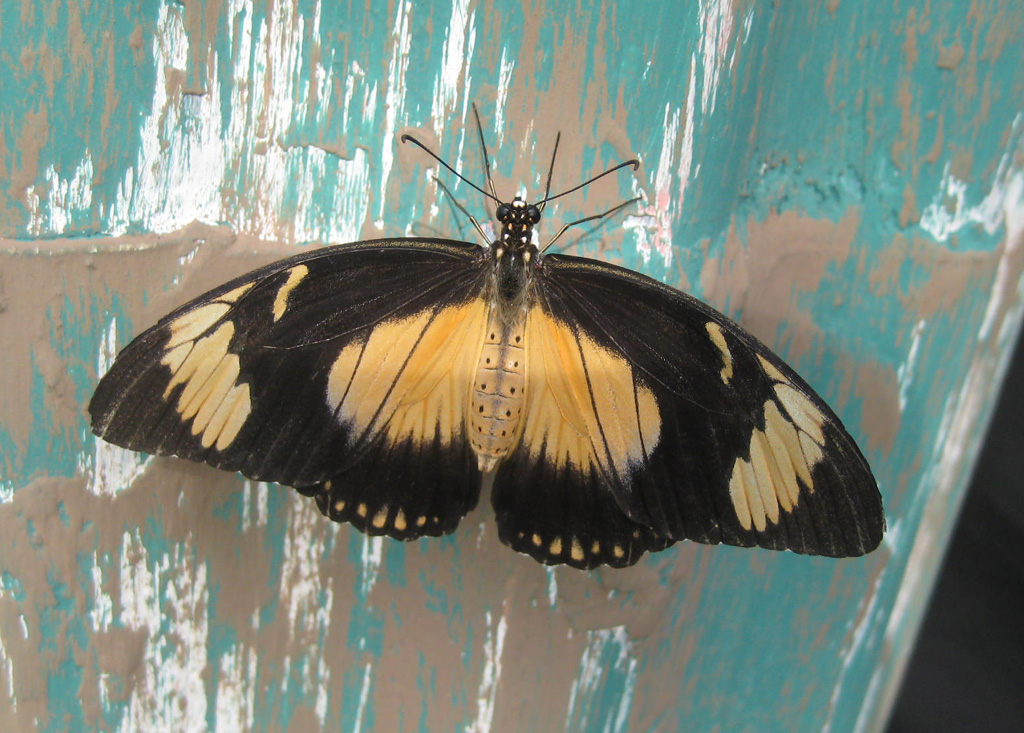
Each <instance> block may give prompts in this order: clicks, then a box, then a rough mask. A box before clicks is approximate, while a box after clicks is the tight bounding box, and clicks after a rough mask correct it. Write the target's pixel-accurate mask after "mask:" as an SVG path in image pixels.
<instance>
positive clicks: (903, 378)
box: [896, 319, 926, 412]
mask: <svg viewBox="0 0 1024 733" xmlns="http://www.w3.org/2000/svg"><path fill="white" fill-rule="evenodd" d="M925 323H926V321H925V320H924V319H921V320H920V321H918V322H917V323H915V324H914V330H913V331H912V332H911V334H910V349H909V350H908V351H907V358H906V359H904V360H903V363H902V364H900V365H899V367H897V369H896V381H897V382H898V383H899V385H900V397H899V400H900V412H903V411H904V410H905V409H906V407H907V395H908V394H909V393H910V385H911V384H913V382H914V371H915V369H916V367H917V359H918V356H919V355H920V347H921V334H923V333H924V326H925Z"/></svg>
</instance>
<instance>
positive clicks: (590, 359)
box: [494, 255, 884, 562]
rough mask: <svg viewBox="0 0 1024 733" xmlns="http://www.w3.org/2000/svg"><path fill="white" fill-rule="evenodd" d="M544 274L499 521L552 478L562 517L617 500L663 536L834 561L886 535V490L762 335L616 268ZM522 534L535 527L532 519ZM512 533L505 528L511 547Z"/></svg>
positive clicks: (586, 264)
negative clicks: (519, 434) (519, 429)
mask: <svg viewBox="0 0 1024 733" xmlns="http://www.w3.org/2000/svg"><path fill="white" fill-rule="evenodd" d="M538 278H539V280H540V282H539V284H538V285H537V288H536V291H537V292H538V301H537V305H535V306H534V308H533V310H532V311H531V314H530V317H529V319H528V327H527V337H528V357H527V362H528V378H527V385H528V386H527V393H526V401H527V406H526V409H525V413H526V422H525V425H524V427H523V440H522V442H521V444H520V445H519V447H518V448H517V450H516V452H515V454H514V455H513V457H512V458H511V459H510V460H509V462H508V465H507V466H504V467H502V469H501V470H500V471H499V474H498V477H497V479H496V481H495V495H494V503H495V507H496V510H498V515H499V516H498V519H499V523H501V522H502V513H501V510H500V508H501V506H502V504H503V503H507V502H508V501H509V500H508V497H510V496H515V495H518V494H520V493H523V492H534V493H537V494H539V493H540V492H541V491H542V489H541V488H539V487H541V486H543V487H544V488H543V491H546V492H549V494H550V495H551V496H557V497H563V499H564V501H565V502H566V503H567V506H568V504H569V503H571V505H572V509H571V510H570V509H568V508H567V506H566V507H561V508H560V509H559V511H561V512H563V514H572V515H574V516H577V517H582V516H586V515H587V513H588V511H589V512H590V513H591V514H595V512H594V510H593V504H594V502H595V501H597V502H598V503H600V502H601V501H605V502H607V500H608V497H611V498H612V499H613V501H614V505H615V506H616V507H617V508H618V511H620V512H621V513H622V514H623V518H624V519H627V520H628V522H630V524H626V525H623V526H624V527H630V526H636V527H640V528H642V530H643V531H642V532H641V536H643V537H647V536H650V537H652V538H656V539H657V540H659V541H662V542H666V543H667V542H670V541H673V540H679V539H691V540H695V541H699V542H706V543H727V544H734V545H740V546H758V545H759V546H762V547H768V548H772V549H789V550H793V551H795V552H800V553H806V554H819V555H831V556H852V555H860V554H863V553H865V552H868V551H870V550H871V549H873V548H874V547H875V546H876V545H877V544H878V542H879V541H880V538H881V534H882V531H883V528H884V517H883V514H882V507H881V499H880V496H879V494H878V489H877V487H876V485H875V482H874V479H873V478H872V476H871V473H870V470H869V469H868V466H867V463H866V462H865V460H864V458H863V456H862V455H861V454H860V451H859V450H858V449H857V447H856V444H855V443H854V442H853V439H852V438H851V437H850V436H849V435H848V434H847V432H846V431H845V429H844V428H843V427H842V425H841V423H840V422H839V419H838V418H837V417H836V416H835V414H834V413H832V411H831V410H829V408H828V407H827V406H826V405H825V404H824V403H823V402H822V401H821V399H820V398H819V397H818V396H817V395H816V394H815V393H814V392H813V390H811V389H810V387H808V386H807V385H806V383H804V382H803V380H801V379H800V378H799V377H798V376H797V375H796V374H795V373H794V372H793V371H792V370H791V369H789V367H787V366H786V365H785V364H784V363H783V362H782V361H781V360H780V359H779V358H778V357H777V356H775V355H774V354H772V352H771V351H770V350H768V349H767V348H766V347H765V346H763V345H762V344H761V343H760V342H758V341H757V340H756V339H755V338H754V337H752V336H751V335H750V334H748V333H746V332H745V331H744V330H742V329H741V328H740V327H739V326H737V325H736V324H734V323H733V322H732V321H730V320H729V319H728V318H726V317H725V316H723V315H722V314H720V313H718V312H717V311H715V310H713V309H712V308H710V307H708V306H706V305H704V304H702V303H700V302H699V301H697V300H695V299H693V298H691V297H689V296H686V295H684V294H682V293H679V292H678V291H675V290H672V289H670V288H667V287H665V286H663V285H661V284H659V283H656V282H655V281H653V280H650V279H649V278H645V277H643V276H642V275H638V274H636V273H633V272H630V271H628V270H623V269H621V268H616V267H613V266H610V265H604V264H601V263H597V262H594V261H591V260H583V259H580V258H573V257H566V256H558V255H550V256H548V257H546V258H545V262H544V268H543V270H541V271H540V272H539V275H538ZM513 466H515V468H514V470H513V469H512V467H513ZM527 476H528V477H529V479H528V480H527V479H526V478H525V477H527ZM552 501H554V500H553V499H551V498H548V499H547V503H548V504H550V503H551V502H552ZM544 504H545V503H544V502H543V501H540V500H538V501H537V503H536V506H538V507H542V506H544ZM521 516H522V514H521ZM505 521H506V524H508V525H509V526H510V527H511V526H512V525H513V524H516V523H515V522H513V521H512V520H511V519H508V520H505ZM532 521H534V522H535V523H538V522H543V521H547V520H546V518H544V517H543V516H539V517H536V518H534V519H533V520H532ZM558 521H562V520H561V519H559V520H558ZM600 522H604V526H605V528H607V526H608V522H607V520H606V519H599V518H598V517H597V516H595V518H594V521H593V522H592V523H591V524H589V525H583V526H581V527H576V528H573V527H572V525H570V524H567V525H566V527H567V530H566V532H563V533H562V542H561V544H562V545H563V546H566V545H567V544H570V545H571V543H572V542H573V541H574V537H577V538H582V537H584V536H588V535H589V534H592V533H594V532H595V531H597V530H598V523H600ZM570 529H571V531H572V532H573V533H575V534H569V533H568V532H569V530H570ZM515 532H516V533H519V532H522V533H523V535H524V536H529V528H528V527H525V528H524V527H521V526H518V525H517V528H516V530H515ZM644 532H648V533H649V534H644ZM626 534H629V533H626ZM508 536H509V529H508V528H506V529H505V530H504V531H503V538H505V539H506V542H508V543H509V544H512V543H511V542H509V540H508V539H507V538H508ZM645 544H647V545H650V549H655V545H656V543H655V542H654V541H652V540H645V541H644V543H641V544H640V545H637V547H638V548H642V547H643V546H644V545H645ZM516 549H520V548H519V547H517V548H516ZM535 556H536V555H535ZM635 559H636V557H632V561H635ZM546 561H547V562H558V561H559V560H558V559H557V558H552V557H550V556H549V557H548V558H547V559H546ZM562 561H564V560H562Z"/></svg>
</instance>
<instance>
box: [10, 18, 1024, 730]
mask: <svg viewBox="0 0 1024 733" xmlns="http://www.w3.org/2000/svg"><path fill="white" fill-rule="evenodd" d="M1022 22H1024V21H1022V19H1021V16H1020V13H1019V8H1018V7H1017V4H1016V3H1014V2H1012V1H1011V0H1003V1H1002V2H999V1H995V0H993V1H990V2H976V3H971V4H968V3H963V2H960V1H959V0H947V1H945V2H943V1H942V0H938V1H935V0H933V1H931V2H925V1H924V0H892V1H891V2H888V3H871V4H864V3H853V2H841V1H840V0H827V1H826V2H823V3H778V4H771V3H754V2H743V1H742V0H736V1H734V2H732V3H730V2H726V1H724V0H723V1H722V2H714V1H713V0H708V1H707V2H703V1H701V2H694V3H687V4H685V6H683V5H682V4H680V7H679V8H674V9H673V8H670V4H658V3H618V4H616V5H614V6H612V5H609V4H607V3H600V2H586V1H584V2H582V3H568V4H565V5H564V6H563V5H561V4H558V3H553V4H543V3H541V4H530V3H524V4H515V3H495V4H473V3H468V2H466V3H464V2H456V3H454V4H452V5H446V4H443V3H442V4H431V5H429V6H428V5H422V6H421V5H413V4H410V3H408V2H402V1H401V0H397V1H396V2H393V3H391V4H389V5H388V6H387V7H386V8H385V7H384V6H383V5H380V4H373V5H371V4H369V3H366V4H365V5H359V4H350V5H342V4H335V3H321V2H314V1H312V0H279V1H278V2H259V1H258V0H257V1H254V0H234V1H232V2H220V3H218V2H208V3H198V2H194V1H189V0H186V1H185V2H175V1H174V0H163V1H159V0H153V1H152V2H135V3H130V4H124V3H117V4H105V3H94V2H89V0H65V1H64V2H59V1H58V0H53V2H49V3H45V4H36V3H32V2H23V3H20V4H19V3H3V5H2V6H0V49H2V50H0V99H2V100H3V103H2V104H0V236H2V237H4V239H3V241H2V242H0V377H2V381H0V452H2V459H0V729H4V730H24V729H27V728H29V727H31V726H32V725H36V726H38V727H39V728H42V729H61V728H65V727H68V726H72V727H80V726H83V725H90V726H97V727H109V728H119V729H151V728H170V727H172V725H173V727H174V728H175V729H202V728H206V727H211V728H212V727H216V728H218V729H223V730H231V729H250V728H258V729H270V730H278V729H283V728H285V727H288V726H294V729H302V728H312V727H320V726H322V727H325V728H328V729H332V730H357V729H363V730H368V729H372V728H377V729H380V730H439V729H452V728H464V727H468V728H472V729H473V730H480V731H482V730H530V729H532V730H552V729H562V728H565V729H569V730H591V729H602V728H604V729H609V730H644V729H655V728H656V729H663V730H671V729H677V728H686V729H696V730H704V729H710V728H712V727H713V726H715V725H719V726H721V729H723V730H735V729H740V728H749V729H753V730H769V729H778V730H794V729H819V728H821V727H823V726H830V727H832V728H833V729H837V730H847V729H850V728H853V727H855V726H861V727H867V728H870V727H875V726H877V725H879V724H880V721H882V720H883V719H884V714H885V710H886V705H887V703H888V699H889V696H890V694H891V693H892V691H893V690H894V688H895V685H896V683H897V681H898V676H899V672H900V669H901V665H902V663H903V660H904V659H905V656H906V653H907V645H908V644H909V643H910V642H911V640H912V636H913V632H914V630H915V628H916V624H917V621H918V619H919V616H920V612H921V606H922V603H923V601H924V598H925V595H926V593H927V591H928V589H929V587H930V583H931V581H932V578H933V576H934V571H935V564H936V562H937V557H938V553H939V552H940V551H941V548H942V546H943V543H944V542H945V539H946V537H947V535H948V530H949V526H950V523H951V522H952V519H953V517H954V515H955V511H956V508H957V505H958V502H959V499H960V495H961V493H962V490H963V486H964V481H965V478H966V476H967V474H968V472H969V470H970V466H971V460H972V457H973V456H974V454H975V449H976V447H977V440H978V438H979V436H980V434H981V431H982V427H983V425H984V421H985V418H986V416H987V414H988V409H989V406H990V402H991V399H992V397H993V394H994V387H995V386H996V384H997V383H998V377H999V375H1000V373H1001V372H1000V370H1001V366H1002V363H1003V355H1004V353H1005V352H1006V349H1007V346H1008V345H1009V344H1010V343H1011V342H1012V339H1013V337H1014V335H1015V334H1016V332H1017V330H1018V328H1019V324H1020V316H1021V287H1022V270H1024V268H1022V264H1024V263H1022V258H1024V255H1022V252H1024V248H1022V247H1021V243H1022V242H1021V240H1022V229H1024V172H1022V154H1024V147H1022V136H1024V104H1022V102H1021V100H1022V99H1024V89H1022V83H1024V81H1022V77H1021V74H1020V58H1021V57H1022V56H1024V38H1022V35H1024V28H1022ZM470 102H476V103H477V104H478V105H479V106H480V108H481V111H482V114H483V117H484V119H485V126H486V127H487V134H488V135H489V137H490V139H491V141H492V143H493V144H494V146H495V148H496V150H495V151H494V154H495V158H496V171H497V173H498V175H497V183H498V186H499V190H500V191H501V192H503V193H505V194H506V195H508V194H510V193H512V192H514V191H515V190H516V188H515V186H518V185H520V184H522V185H523V186H525V188H526V190H527V191H529V192H531V193H534V194H535V193H536V192H537V191H538V190H539V188H540V186H541V184H542V179H543V175H544V173H545V166H546V164H547V160H548V156H549V154H550V150H551V146H552V144H553V141H554V136H555V133H556V132H557V131H559V130H560V131H561V132H562V133H563V138H562V142H563V146H562V148H561V154H560V159H559V164H558V168H557V170H556V182H557V183H556V185H557V187H561V188H566V187H569V186H570V185H572V184H575V183H577V182H578V181H579V180H581V179H582V177H584V176H586V175H588V174H593V173H595V172H597V171H599V170H601V169H602V167H603V166H606V165H607V164H609V163H611V162H616V161H618V160H620V159H622V158H624V157H628V156H631V155H634V154H635V155H636V156H638V157H639V158H640V159H641V161H642V162H643V165H642V167H641V169H640V171H639V172H638V173H637V175H636V183H635V186H634V187H633V189H632V190H634V191H636V192H637V193H638V194H642V195H643V196H644V197H645V201H644V202H643V204H642V205H641V206H640V208H639V212H637V213H634V214H632V215H629V216H627V217H625V218H624V220H622V221H620V222H619V223H615V224H612V225H610V226H606V227H604V228H602V229H601V230H600V231H599V232H598V233H597V235H595V236H589V237H584V238H582V239H580V238H576V239H570V240H569V242H570V244H571V245H572V248H573V249H574V250H575V251H577V252H580V253H584V254H589V255H592V256H596V257H600V258H603V259H607V260H611V261H617V262H622V263H625V264H627V265H629V266H631V267H634V268H636V269H638V270H641V271H643V272H646V273H648V274H650V275H652V276H654V277H658V278H661V279H663V280H665V281H666V282H669V283H671V284H673V285H677V286H679V287H683V288H685V289H688V290H689V291H691V292H693V293H695V294H697V295H701V296H703V297H705V298H706V299H708V300H709V301H710V302H712V303H713V304H715V305H716V306H718V307H720V308H722V309H723V310H725V311H726V312H727V313H729V314H731V315H733V316H735V317H737V318H738V319H739V320H740V321H741V322H742V323H743V324H745V325H746V326H747V327H749V328H750V329H751V330H752V331H754V332H755V333H756V334H757V335H758V336H760V337H761V338H762V339H764V340H765V341H766V342H767V343H769V344H771V345H773V346H774V347H776V348H777V349H778V350H779V351H780V352H781V353H782V354H783V355H785V356H786V357H787V358H788V359H789V360H790V361H791V362H792V363H793V364H794V366H796V367H797V368H798V369H799V370H800V371H801V372H802V373H803V374H804V375H805V377H806V378H807V379H808V381H809V382H810V383H811V384H813V385H814V386H815V387H816V388H817V389H818V390H819V391H820V392H821V393H822V395H823V396H825V397H826V399H828V400H829V401H830V402H831V403H832V405H833V406H834V407H835V408H836V410H837V411H838V412H839V413H840V415H841V416H842V417H843V419H844V421H845V422H846V424H847V426H848V427H849V428H850V430H851V432H852V433H853V434H854V435H855V436H856V437H857V438H858V440H859V441H860V443H861V445H862V447H863V449H864V451H865V453H866V455H867V456H868V459H869V460H870V462H871V463H872V465H873V467H874V470H875V472H876V475H877V477H878V480H879V484H880V486H881V489H882V493H883V495H884V499H885V506H886V511H887V516H888V519H889V527H890V529H889V533H888V535H887V537H886V540H885V541H884V543H883V546H882V547H881V548H880V549H879V550H878V551H877V552H875V553H874V554H872V555H870V556H868V557H866V558H862V559H856V560H844V561H834V560H828V559H820V558H806V557H796V556H793V555H790V554H778V553H771V552H767V551H760V550H758V551H751V550H739V549H733V548H709V547H701V546H697V545H693V544H687V545H682V546H677V547H676V548H673V549H671V550H669V551H666V552H664V553H661V554H659V555H656V556H653V557H649V558H646V559H645V560H644V561H643V562H641V564H640V565H638V566H637V567H634V568H632V569H630V570H626V571H604V572H599V573H594V574H591V575H587V574H583V573H579V572H576V571H573V570H567V569H558V570H548V569H545V568H542V567H540V566H538V565H536V564H535V563H534V562H533V561H531V560H529V559H527V558H525V557H521V556H517V555H514V554H513V553H511V552H510V551H508V550H506V549H505V548H503V547H502V546H501V545H500V543H499V542H498V541H497V538H496V532H495V529H494V525H493V521H492V518H491V516H490V509H489V508H488V507H487V506H486V502H484V507H483V508H482V509H480V510H478V511H477V512H475V513H474V514H472V515H471V516H470V517H468V518H467V520H466V521H465V522H463V525H462V527H461V529H460V530H459V532H458V533H457V534H455V535H454V536H453V537H451V538H446V539H443V540H426V541H420V542H417V543H414V544H411V545H402V544H400V543H395V542H391V541H387V540H368V539H366V538H364V537H363V536H362V535H359V534H357V533H355V532H352V531H350V530H349V529H348V528H347V527H338V526H334V525H332V524H330V523H329V522H327V521H326V520H324V519H322V518H321V516H320V515H319V513H318V512H317V510H316V508H315V507H314V506H313V505H312V503H311V502H309V501H307V500H305V499H303V498H302V497H300V496H298V495H296V494H295V493H294V492H291V491H289V490H286V489H281V488H279V487H277V486H267V485H262V484H256V483H251V482H247V481H243V480H241V479H239V478H237V477H235V476H231V475H226V474H222V473H219V472H217V471H215V470H213V469H209V468H207V467H203V466H195V465H191V464H184V463H182V462H177V461H174V460H169V459H150V458H147V457H145V456H141V455H136V454H132V453H127V452H125V451H121V450H118V449H114V448H112V447H110V446H108V445H105V444H102V443H101V442H99V441H97V440H95V439H94V438H92V437H91V435H90V434H89V431H88V427H87V421H86V413H85V405H86V403H87V401H88V398H89V395H90V394H91V390H92V388H93V387H94V385H95V382H96V380H97V377H98V375H99V374H100V373H102V371H103V370H104V368H105V366H106V365H107V364H109V362H110V360H111V358H112V356H113V354H114V353H116V349H117V348H118V347H119V346H121V345H123V344H125V343H126V342H127V341H128V340H129V339H130V337H131V336H132V335H134V334H136V333H138V332H140V331H141V330H142V329H143V328H145V327H146V326H148V325H150V324H152V323H153V322H154V321H155V320H156V319H157V318H158V317H159V316H160V315H162V314H163V313H164V312H166V311H167V310H169V309H170V308H171V307H173V306H175V305H177V304H180V303H182V302H184V301H185V300H187V299H188V298H190V297H192V296H194V295H197V294H199V293H201V292H203V291H204V290H206V289H207V288H209V287H212V286H213V285H215V284H217V283H219V282H221V281H223V280H225V279H227V278H229V277H231V276H234V275H237V274H240V273H242V272H244V271H246V270H248V269H250V268H252V267H255V266H256V265H258V264H262V263H265V262H267V261H269V260H271V259H273V258H276V257H278V256H281V255H283V254H286V253H290V252H294V251H296V249H297V248H298V247H301V246H306V245H307V244H309V243H317V242H326V241H331V242H339V241H347V240H352V239H357V238H364V237H368V236H371V235H379V234H381V233H383V234H388V235H398V234H403V233H408V232H414V231H424V230H426V229H428V228H429V229H431V230H432V231H433V230H439V231H442V232H446V233H449V234H456V232H457V231H458V230H457V226H458V225H460V224H461V225H462V228H463V229H464V230H466V227H465V224H464V222H459V221H458V219H457V217H453V216H451V215H450V214H449V212H448V209H449V207H447V206H445V205H443V202H439V200H438V197H437V194H436V191H435V190H434V188H433V185H432V184H431V182H430V180H429V178H428V177H427V176H426V175H425V169H426V167H425V165H424V159H423V156H422V155H420V154H417V153H415V151H411V150H409V149H405V148H402V146H400V145H399V144H398V142H397V135H398V134H399V133H401V131H402V130H404V129H407V128H414V129H416V130H417V131H419V132H420V133H421V134H422V135H423V136H425V137H426V138H428V139H429V140H431V141H433V142H435V143H436V145H437V146H438V147H439V148H440V150H441V152H442V153H443V154H444V155H446V156H447V157H449V159H451V160H457V161H462V165H463V170H465V171H466V172H467V174H468V175H471V176H473V177H475V178H479V177H480V167H479V158H478V154H477V151H476V148H475V147H474V141H473V138H472V137H470V135H471V134H472V128H471V127H469V126H468V125H467V121H468V119H469V117H468V114H469V113H468V110H469V104H470ZM455 189H456V191H458V192H459V195H460V197H461V198H462V200H463V201H464V202H465V203H466V204H467V205H468V206H469V208H470V209H471V210H472V211H473V212H480V211H481V203H480V201H479V199H478V198H475V197H473V196H472V195H471V194H470V193H468V192H467V189H466V188H465V187H459V186H456V187H455ZM630 190H631V189H630V184H629V177H628V176H626V175H623V176H622V177H621V179H620V188H619V189H618V190H617V191H616V190H615V186H614V184H609V185H605V186H599V187H595V189H593V190H591V191H588V192H584V193H583V194H581V195H579V196H575V197H570V198H568V199H566V200H564V201H562V202H561V206H560V207H559V208H557V209H555V210H554V211H551V212H549V215H548V217H547V219H546V221H547V223H548V226H549V227H552V229H551V231H554V229H553V227H554V226H557V222H559V221H567V220H570V219H571V218H576V217H578V216H581V215H584V214H587V213H593V212H595V211H600V210H602V207H607V206H608V205H610V204H613V203H615V202H617V201H620V200H622V198H623V197H626V196H629V195H631V194H630ZM435 203H441V204H442V205H440V206H438V207H436V208H435V207H434V204H435ZM466 233H467V235H468V234H469V231H468V230H467V232H466ZM1009 489H1010V487H1008V490H1009Z"/></svg>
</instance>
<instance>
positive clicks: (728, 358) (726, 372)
mask: <svg viewBox="0 0 1024 733" xmlns="http://www.w3.org/2000/svg"><path fill="white" fill-rule="evenodd" d="M704 328H705V330H706V331H707V332H708V336H709V337H711V343H713V344H714V345H715V348H716V349H718V351H719V353H720V354H721V355H722V371H721V372H719V376H721V377H722V382H724V383H725V384H728V383H729V380H730V379H732V352H730V351H729V344H727V343H726V341H725V334H724V333H722V327H721V326H719V325H718V324H717V323H715V322H714V321H708V322H707V323H706V324H704Z"/></svg>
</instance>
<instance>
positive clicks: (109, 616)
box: [89, 550, 114, 631]
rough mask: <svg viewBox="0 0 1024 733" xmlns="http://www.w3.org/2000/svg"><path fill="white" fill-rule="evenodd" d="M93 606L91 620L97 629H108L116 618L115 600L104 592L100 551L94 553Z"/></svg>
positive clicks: (90, 611)
mask: <svg viewBox="0 0 1024 733" xmlns="http://www.w3.org/2000/svg"><path fill="white" fill-rule="evenodd" d="M90 574H91V575H92V608H90V609H89V620H90V621H91V622H92V627H93V629H95V630H96V631H106V630H107V629H109V628H110V622H111V621H113V618H114V601H113V599H112V598H111V597H110V596H109V595H107V594H106V593H104V592H103V570H102V569H101V568H100V566H99V553H97V552H96V551H95V550H93V553H92V569H91V571H90Z"/></svg>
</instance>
